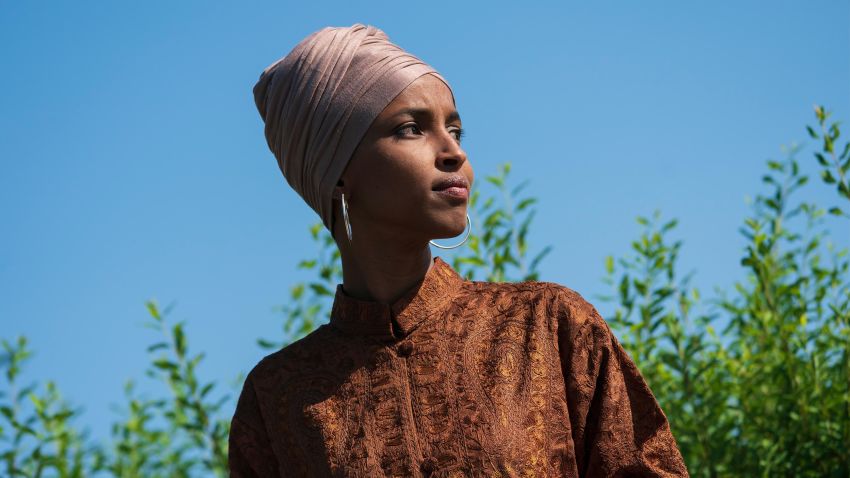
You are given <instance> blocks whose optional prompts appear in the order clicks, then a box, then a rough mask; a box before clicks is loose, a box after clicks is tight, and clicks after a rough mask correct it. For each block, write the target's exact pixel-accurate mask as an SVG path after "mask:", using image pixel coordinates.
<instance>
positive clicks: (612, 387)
mask: <svg viewBox="0 0 850 478" xmlns="http://www.w3.org/2000/svg"><path fill="white" fill-rule="evenodd" d="M229 457H230V472H231V476H232V477H234V478H245V477H278V476H280V477H284V476H286V477H289V476H294V477H302V476H303V477H306V476H357V477H373V476H416V477H419V476H439V477H455V476H457V477H466V476H476V477H477V476H482V477H483V476H486V477H491V476H502V477H506V476H540V477H543V476H565V477H597V476H598V477H606V476H611V477H613V476H618V477H682V476H685V477H686V476H688V472H687V469H686V468H685V464H684V462H683V461H682V456H681V453H680V452H679V450H678V448H677V445H676V441H675V439H674V438H673V435H672V433H671V432H670V427H669V424H668V422H667V418H666V416H665V415H664V413H663V412H662V410H661V408H660V407H659V406H658V402H657V401H656V400H655V397H654V396H653V395H652V392H651V391H650V389H649V388H648V387H647V385H646V383H645V382H644V380H643V378H642V377H641V375H640V372H639V371H638V369H637V368H636V367H635V365H634V363H633V362H632V360H631V358H630V357H629V356H628V355H627V353H626V352H625V351H624V350H623V348H622V347H621V345H620V343H619V342H618V341H617V339H616V338H615V336H614V335H613V334H612V332H611V329H610V328H609V327H608V324H607V323H606V322H605V320H603V318H602V317H601V316H600V315H599V313H598V312H597V311H596V309H595V308H594V306H593V305H591V304H590V303H589V302H587V301H586V300H585V299H584V298H582V296H581V295H579V294H578V293H577V292H575V291H573V290H572V289H569V288H567V287H565V286H562V285H559V284H556V283H553V282H541V281H526V282H519V283H510V282H501V283H493V282H479V281H468V280H465V279H464V278H463V277H461V276H460V275H459V274H458V273H457V272H456V271H455V270H454V269H452V267H451V266H450V265H449V264H448V263H446V262H444V261H443V260H442V259H441V258H440V257H439V256H437V257H435V258H434V266H433V267H432V268H431V269H429V270H428V273H427V274H426V275H425V277H424V279H423V280H422V282H420V283H419V284H417V285H416V286H414V287H413V288H411V289H410V290H409V291H408V292H407V293H406V294H405V295H404V296H403V297H401V298H400V299H399V300H397V301H396V302H395V303H393V304H389V305H388V304H382V303H378V302H370V301H364V300H360V299H356V298H353V297H351V296H348V295H347V294H346V293H345V292H344V291H343V289H342V284H339V285H337V289H336V296H335V298H334V303H333V309H332V311H331V317H330V323H328V324H325V325H322V326H321V327H319V328H318V329H317V330H315V331H313V332H312V333H311V334H310V335H308V336H307V337H304V338H303V339H301V340H299V341H297V342H295V343H293V344H291V345H289V346H287V347H285V348H283V349H281V350H279V351H277V352H275V353H272V354H270V355H268V356H266V357H265V358H263V359H262V360H261V361H260V362H259V363H258V364H257V365H256V366H255V367H254V368H253V369H252V370H251V371H250V373H249V374H248V377H247V379H246V380H245V384H244V388H243V389H242V393H241V395H240V397H239V401H238V404H237V406H236V411H235V413H234V415H233V419H232V422H231V431H230V449H229Z"/></svg>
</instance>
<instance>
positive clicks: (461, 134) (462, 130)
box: [454, 128, 466, 143]
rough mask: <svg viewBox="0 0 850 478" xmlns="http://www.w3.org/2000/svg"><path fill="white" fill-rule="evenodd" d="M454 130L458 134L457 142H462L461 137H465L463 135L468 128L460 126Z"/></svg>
mask: <svg viewBox="0 0 850 478" xmlns="http://www.w3.org/2000/svg"><path fill="white" fill-rule="evenodd" d="M454 132H455V134H456V138H457V142H458V143H460V140H461V138H463V135H464V134H465V133H466V130H464V129H463V128H458V129H456V130H454Z"/></svg>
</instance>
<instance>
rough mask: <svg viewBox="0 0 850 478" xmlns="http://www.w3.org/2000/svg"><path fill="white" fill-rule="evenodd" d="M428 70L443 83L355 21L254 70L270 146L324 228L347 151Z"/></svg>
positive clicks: (382, 35) (314, 37)
mask: <svg viewBox="0 0 850 478" xmlns="http://www.w3.org/2000/svg"><path fill="white" fill-rule="evenodd" d="M428 73H431V74H433V75H435V76H437V77H438V78H439V79H441V80H442V81H443V82H444V83H446V86H449V84H448V82H447V81H446V80H445V78H443V77H442V75H440V74H439V73H438V72H437V71H436V70H434V69H433V68H432V67H430V66H429V65H427V64H425V63H424V62H423V61H422V60H420V59H419V58H417V57H415V56H413V55H411V54H410V53H407V52H406V51H404V50H402V49H401V48H400V47H398V46H396V45H395V44H393V43H391V42H390V40H389V38H388V37H387V35H386V34H385V33H384V32H383V31H381V30H380V29H378V28H376V27H373V26H367V25H363V24H361V23H355V24H354V25H352V26H350V27H325V28H323V29H321V30H319V31H316V32H314V33H311V34H310V35H308V36H307V37H306V38H304V39H303V40H301V42H299V43H298V44H297V45H296V46H295V48H293V49H292V51H290V52H289V54H287V55H286V56H285V57H283V58H281V59H279V60H278V61H276V62H274V63H272V64H271V65H269V66H268V67H267V68H266V69H265V70H264V71H263V73H262V74H261V75H260V79H259V81H258V82H257V84H256V85H255V86H254V102H255V103H256V105H257V109H258V110H259V111H260V116H262V118H263V121H265V124H266V126H265V134H266V141H267V142H268V144H269V149H271V151H272V153H274V155H275V157H276V158H277V164H278V166H279V167H280V170H281V172H283V175H284V177H286V180H287V182H289V185H290V186H292V188H293V189H295V191H296V192H297V193H298V194H299V195H300V196H301V197H302V198H304V200H305V201H306V202H307V204H309V205H310V207H311V208H313V210H315V211H316V212H317V213H318V214H319V216H320V217H321V218H322V222H323V223H324V224H325V227H327V228H328V230H329V231H331V232H333V208H332V193H333V189H334V187H335V186H336V184H337V181H339V178H340V176H341V175H342V173H343V171H344V170H345V166H346V165H347V164H348V161H349V160H350V159H351V155H352V154H353V153H354V149H355V148H356V147H357V145H358V144H359V143H360V140H361V139H362V138H363V136H364V134H365V133H366V131H367V130H368V129H369V126H370V125H371V124H372V121H374V119H375V118H376V117H377V116H378V114H380V113H381V111H383V109H384V108H385V107H386V106H387V105H388V104H389V103H390V102H392V100H393V99H394V98H395V97H396V96H397V95H398V94H399V93H401V91H402V90H404V89H405V88H406V87H407V86H408V85H409V84H410V83H412V82H413V80H415V79H417V78H419V77H420V76H422V75H425V74H428ZM449 90H450V91H451V86H449ZM452 99H454V96H452Z"/></svg>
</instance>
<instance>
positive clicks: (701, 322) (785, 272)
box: [0, 106, 850, 477]
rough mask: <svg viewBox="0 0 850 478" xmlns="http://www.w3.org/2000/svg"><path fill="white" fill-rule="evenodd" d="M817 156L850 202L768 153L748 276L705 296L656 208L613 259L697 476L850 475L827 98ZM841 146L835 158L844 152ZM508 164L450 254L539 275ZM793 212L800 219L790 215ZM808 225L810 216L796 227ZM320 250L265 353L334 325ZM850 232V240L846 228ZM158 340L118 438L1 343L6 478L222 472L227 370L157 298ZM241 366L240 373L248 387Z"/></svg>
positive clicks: (335, 270) (849, 185)
mask: <svg viewBox="0 0 850 478" xmlns="http://www.w3.org/2000/svg"><path fill="white" fill-rule="evenodd" d="M815 113H816V117H817V121H818V124H817V126H816V127H812V126H807V128H806V129H807V131H808V133H809V135H810V136H811V137H812V138H813V139H815V140H818V141H819V143H820V148H819V150H818V151H816V152H815V153H814V158H815V160H816V164H817V165H818V167H819V168H821V170H820V178H821V182H822V183H823V184H824V185H826V186H828V187H830V188H834V190H835V191H836V192H837V202H836V203H835V204H831V205H828V206H827V207H826V208H823V207H820V206H819V205H817V204H815V203H811V202H802V201H798V200H797V197H798V195H799V192H798V191H799V190H800V189H801V188H804V187H805V186H806V185H807V184H808V177H807V176H805V175H803V174H801V168H800V165H799V163H798V161H797V160H796V159H795V157H796V155H797V154H798V153H799V148H796V147H795V148H792V149H791V150H790V151H789V152H788V154H787V158H786V159H784V160H783V161H774V160H770V161H768V162H767V169H768V172H767V174H765V175H764V176H763V177H762V183H763V184H764V186H765V187H767V188H768V189H769V191H768V193H766V194H759V195H757V197H756V199H755V201H754V202H753V204H752V213H751V215H750V216H749V217H747V218H746V219H745V220H744V223H743V226H742V227H741V229H740V232H741V234H742V235H743V237H744V238H745V239H746V247H745V250H744V253H743V257H742V258H741V261H740V263H741V266H742V267H743V269H744V271H745V273H746V280H745V282H744V283H735V284H733V286H732V288H731V290H729V291H725V292H724V291H720V293H719V296H718V297H715V298H712V299H708V300H706V299H703V298H702V297H701V294H700V292H699V291H698V290H697V289H696V288H694V287H691V285H690V282H691V280H692V276H693V272H691V273H688V274H686V275H684V276H681V275H680V274H679V273H678V266H677V261H678V257H679V254H680V252H681V247H682V241H672V242H671V241H670V240H669V238H668V236H669V235H670V234H671V232H672V231H673V230H674V229H675V227H676V226H677V225H678V220H677V219H672V220H667V221H662V220H661V213H660V211H657V210H656V211H654V212H653V215H652V216H651V217H644V216H638V218H637V221H638V223H639V224H640V226H641V227H642V232H641V234H640V236H639V237H638V239H636V240H635V241H632V243H631V250H630V251H629V254H628V255H624V256H623V257H618V258H616V259H615V258H614V257H613V256H609V257H607V258H606V263H605V271H606V276H605V278H604V281H605V283H607V284H608V285H609V286H610V287H611V289H612V291H613V293H612V294H611V295H608V296H602V297H601V299H602V300H603V301H605V302H610V303H613V304H614V310H613V312H612V313H611V314H603V315H604V316H605V317H606V319H607V320H608V322H609V323H610V324H611V326H612V329H613V330H614V331H615V333H616V334H617V336H618V338H619V339H620V341H621V343H622V344H623V346H624V348H626V350H627V351H628V352H629V354H630V356H632V358H633V359H634V360H635V362H636V363H637V365H638V367H639V368H640V370H641V373H642V374H643V376H644V378H645V379H646V381H647V383H648V384H649V385H650V388H651V389H652V390H653V393H654V394H655V396H656V397H657V399H658V401H659V403H660V404H661V406H662V408H663V410H664V411H665V414H666V415H667V417H668V419H669V420H670V424H671V428H672V430H673V433H674V435H675V436H676V439H677V441H678V443H679V446H680V448H681V450H682V454H683V455H684V457H685V461H686V463H687V464H688V467H689V470H690V472H691V475H692V476H695V477H702V476H704V477H717V476H795V477H796V476H801V477H807V476H812V477H814V476H818V477H821V476H825V477H831V476H834V477H839V476H842V477H846V476H848V475H850V277H848V274H849V273H850V271H848V269H850V259H848V250H847V248H843V249H838V246H837V245H836V244H834V243H833V242H832V241H831V240H830V236H829V230H828V229H827V228H826V219H827V218H831V219H832V220H835V221H845V220H846V219H850V213H848V212H850V205H848V203H847V201H850V181H848V171H850V143H845V144H844V145H843V146H840V145H839V138H840V129H839V123H838V122H833V123H831V124H829V125H827V120H828V119H829V116H830V114H829V113H827V112H826V111H825V110H824V109H823V108H822V107H820V106H818V107H816V108H815ZM839 151H840V153H839ZM510 170H511V166H510V163H505V164H503V165H501V166H500V167H499V170H498V172H497V174H495V175H492V176H487V177H486V178H485V179H486V181H485V184H487V185H492V186H493V187H495V190H496V193H495V194H494V195H491V196H489V197H487V198H486V199H483V198H482V197H481V194H480V192H479V191H478V190H477V189H476V190H474V191H473V192H472V195H471V196H470V203H469V204H470V217H471V218H472V221H471V222H472V230H471V232H470V236H469V239H468V242H467V244H465V245H464V247H463V248H459V249H457V250H454V251H452V254H453V257H452V259H451V261H452V265H453V267H454V268H455V269H456V270H458V271H459V272H460V273H461V274H462V275H463V276H464V277H466V278H467V279H470V280H476V278H478V277H480V278H481V279H482V280H488V281H504V280H508V281H522V280H537V279H538V277H539V272H538V271H537V267H538V265H539V263H540V261H541V260H542V259H543V258H544V257H545V256H546V255H547V254H548V253H549V252H550V251H551V246H546V247H545V248H543V249H542V250H540V251H539V252H537V253H536V254H534V255H533V256H530V255H529V249H528V233H529V229H530V224H531V221H532V220H533V217H534V213H535V211H534V209H533V207H532V206H533V205H534V204H535V203H536V201H537V199H536V198H533V197H527V196H522V195H521V194H520V193H521V192H522V190H523V188H524V187H525V186H526V185H527V183H528V182H527V181H526V182H523V183H520V184H519V185H517V186H514V187H509V186H508V183H509V178H508V176H509V173H510ZM795 221H796V222H795ZM800 221H802V224H801V225H799V226H798V225H797V223H798V222H800ZM310 234H311V236H312V238H313V240H314V241H315V242H316V244H317V246H318V250H317V253H316V255H315V257H313V258H310V259H305V260H302V261H300V262H299V263H298V265H297V268H298V269H299V270H302V271H305V272H306V273H307V274H309V275H311V277H312V279H309V280H306V281H304V282H300V283H298V284H296V285H295V286H293V287H292V289H291V290H290V297H289V299H288V301H287V303H286V305H284V306H281V307H279V311H280V312H281V313H282V316H283V317H282V319H283V320H282V322H283V328H282V333H281V334H280V337H278V338H276V339H274V340H269V339H265V338H262V339H258V340H257V344H258V345H259V346H260V347H261V348H263V349H266V350H276V349H279V348H281V347H283V346H285V345H286V344H288V343H291V342H292V341H295V340H298V339H299V338H301V337H303V336H304V335H306V334H308V333H309V332H310V331H312V330H314V329H315V328H316V327H318V326H319V325H320V324H321V323H322V322H323V321H325V320H327V317H328V315H329V313H330V306H331V304H332V298H333V294H334V290H335V287H336V284H338V283H339V282H341V280H342V268H341V263H340V255H339V251H338V249H337V248H336V244H335V242H334V241H333V238H332V237H331V235H330V233H329V232H328V231H327V230H326V229H324V227H323V226H322V224H321V223H316V224H314V225H312V226H311V227H310ZM841 239H844V240H845V241H846V239H847V238H846V237H842V238H841ZM146 306H147V310H148V313H149V315H150V316H151V319H152V320H151V322H149V323H148V324H146V326H148V327H150V328H152V329H154V330H155V331H157V333H158V334H161V336H162V338H161V339H158V340H157V341H156V342H155V343H153V344H152V345H151V346H150V347H148V352H149V353H150V354H151V365H150V367H149V369H148V370H147V371H146V375H147V376H148V377H150V378H153V379H155V380H157V381H159V382H160V383H162V384H163V385H164V386H165V389H166V390H167V394H166V395H165V396H164V397H157V398H154V399H151V398H146V397H141V396H138V395H137V394H136V393H135V385H136V383H135V382H134V381H133V380H129V381H128V382H127V383H126V385H125V389H124V392H125V396H126V403H127V408H126V410H124V411H122V416H121V418H120V419H117V420H116V421H115V422H114V423H113V424H112V429H111V434H112V436H111V442H110V443H109V444H108V445H106V446H104V445H101V444H97V443H92V441H91V440H90V439H89V438H88V436H87V433H80V432H79V431H78V428H77V427H76V426H75V424H74V421H75V420H76V419H77V417H78V415H79V411H78V410H76V409H74V408H72V407H71V406H70V405H69V404H68V403H67V402H65V401H64V400H63V399H62V397H61V396H60V394H59V391H58V390H57V387H56V385H55V384H54V382H52V381H48V382H46V384H45V386H44V387H43V391H39V388H38V386H37V385H36V384H31V385H28V386H25V387H22V388H20V386H19V384H18V381H19V378H20V377H19V376H20V371H21V368H22V366H23V365H24V364H25V362H26V361H27V360H29V358H30V356H31V351H30V350H29V349H28V347H27V340H26V337H19V338H18V339H17V341H16V342H14V343H10V342H7V341H5V340H4V341H2V345H3V348H4V354H3V356H2V362H0V366H2V369H3V370H4V371H5V380H6V383H7V386H6V387H5V388H4V389H2V390H0V414H2V417H0V443H2V445H0V457H2V465H0V466H2V468H0V473H2V474H4V475H5V476H10V477H17V476H28V477H30V476H32V477H41V476H57V477H78V476H116V477H191V476H210V475H213V476H227V436H228V433H229V428H230V426H229V425H230V423H229V420H230V415H231V409H230V408H228V407H225V405H232V400H231V399H232V398H233V395H232V394H225V395H223V396H220V397H218V398H217V399H213V397H212V395H213V391H214V388H215V385H216V384H215V383H214V382H208V383H202V382H201V381H200V380H199V378H198V375H197V367H198V365H199V364H200V362H201V361H202V360H203V358H204V353H203V352H201V353H198V354H194V355H192V354H190V353H189V347H188V340H187V335H186V331H185V330H184V325H185V324H184V322H177V323H174V324H170V323H169V321H168V320H167V315H168V313H169V311H170V309H171V307H167V308H166V309H164V310H162V311H161V310H160V309H159V307H158V306H157V304H156V303H155V302H153V301H149V302H147V304H146ZM242 380H243V379H242V375H240V377H237V379H236V381H235V382H234V384H233V391H235V390H238V388H239V386H240V385H241V382H242Z"/></svg>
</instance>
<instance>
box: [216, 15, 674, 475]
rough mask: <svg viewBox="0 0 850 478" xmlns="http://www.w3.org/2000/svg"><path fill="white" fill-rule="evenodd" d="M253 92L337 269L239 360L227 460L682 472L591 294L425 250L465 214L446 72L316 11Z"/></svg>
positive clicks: (436, 471)
mask: <svg viewBox="0 0 850 478" xmlns="http://www.w3.org/2000/svg"><path fill="white" fill-rule="evenodd" d="M254 94H255V99H256V103H257V107H258V109H259V111H260V114H261V116H262V118H263V120H264V121H265V124H266V128H265V134H266V138H267V140H268V143H269V147H270V149H271V150H272V152H273V153H274V154H275V156H276V157H277V160H278V165H279V166H280V168H281V171H282V172H283V174H284V176H285V177H286V179H287V181H288V182H289V184H290V185H291V186H292V187H293V188H294V189H295V190H296V191H297V192H298V193H299V194H300V195H301V196H302V197H303V198H304V199H305V201H306V202H307V203H308V204H309V205H310V206H311V207H312V208H313V209H314V210H315V211H316V212H317V213H318V214H319V215H320V216H321V217H322V220H323V223H324V225H325V226H326V227H327V228H328V230H329V231H331V232H332V234H333V237H334V239H335V240H336V243H337V245H338V247H339V250H340V253H341V256H342V266H343V283H342V284H339V285H337V289H336V295H335V297H334V302H333V307H332V311H331V316H330V321H329V323H328V324H325V325H322V326H321V327H319V328H318V329H317V330H315V331H313V332H312V333H311V334H310V335H308V336H307V337H305V338H303V339H301V340H299V341H297V342H295V343H293V344H291V345H289V346H287V347H285V348H283V349H282V350H279V351H277V352H275V353H272V354H270V355H268V356H266V357H265V358H263V359H262V360H261V361H260V362H259V363H258V364H256V366H254V367H253V369H252V370H251V371H250V373H249V374H248V377H247V379H246V380H245V384H244V388H243V389H242V392H241V395H240V397H239V401H238V404H237V407H236V411H235V413H234V415H233V419H232V422H231V425H232V426H231V432H230V449H229V450H230V451H229V456H230V469H231V476H233V477H272V476H298V477H301V476H364V477H365V476H370V477H371V476H446V477H448V476H568V477H578V476H594V477H595V476H664V477H672V476H687V470H686V468H685V465H684V463H683V461H682V457H681V454H680V452H679V450H678V449H677V446H676V441H675V439H674V437H673V435H672V434H671V432H670V428H669V425H668V422H667V419H666V417H665V415H664V413H663V412H662V410H661V409H660V408H659V406H658V403H657V402H656V400H655V398H654V396H653V395H652V392H651V391H650V389H649V388H648V387H647V385H646V383H645V382H644V380H643V378H642V377H641V375H640V373H639V372H638V370H637V369H636V368H635V365H634V363H633V362H632V360H631V359H630V358H629V356H628V355H627V354H626V352H625V351H624V350H623V348H622V347H621V346H620V344H619V343H618V341H617V339H616V338H615V337H614V335H613V334H612V333H611V330H610V329H609V327H608V325H607V324H606V322H605V321H604V320H603V318H602V317H601V316H600V315H599V313H598V312H597V311H596V309H595V308H594V307H593V305H591V304H590V303H589V302H587V301H586V300H585V299H583V298H582V296H581V295H579V294H578V293H577V292H575V291H573V290H571V289H569V288H567V287H565V286H562V285H559V284H556V283H552V282H540V281H526V282H521V283H488V282H479V281H468V280H465V279H464V278H462V277H461V276H460V275H459V274H458V273H457V272H456V271H455V270H454V269H452V267H451V266H449V264H448V263H446V262H445V261H443V260H442V259H441V258H440V257H439V256H437V257H432V256H431V251H430V248H429V245H428V244H429V241H430V240H431V239H434V238H446V237H453V236H456V235H459V234H460V233H462V232H463V231H464V230H465V229H466V227H467V224H468V219H469V216H468V215H467V202H468V196H469V189H470V187H471V186H472V184H473V181H474V174H473V171H472V166H471V164H470V162H469V161H468V160H467V156H466V153H465V152H464V150H463V148H462V147H461V136H462V127H461V120H460V117H459V115H458V112H457V111H456V109H455V100H454V96H453V93H452V91H451V88H450V86H449V85H448V83H447V82H446V80H445V79H444V78H443V77H442V76H441V75H440V74H439V73H437V72H436V71H435V70H434V69H433V68H431V67H430V66H428V65H427V64H425V63H423V62H422V61H421V60H419V59H418V58H416V57H415V56H413V55H411V54H409V53H407V52H405V51H404V50H402V49H401V48H399V47H398V46H396V45H394V44H392V43H391V42H390V41H389V39H388V38H387V36H386V35H385V34H384V33H383V32H382V31H381V30H379V29H377V28H375V27H372V26H366V25H363V24H355V25H353V26H351V27H347V28H331V27H328V28H324V29H322V30H320V31H317V32H315V33H313V34H311V35H309V36H308V37H306V38H305V39H304V40H302V41H301V42H300V43H299V44H298V45H297V46H296V47H295V48H294V49H293V50H292V51H291V52H290V53H289V54H288V55H287V56H286V57H284V58H282V59H281V60H278V61H277V62H275V63H274V64H272V65H271V66H269V67H268V68H266V70H265V71H264V72H263V74H262V75H261V76H260V80H259V82H258V83H257V85H256V86H255V87H254ZM470 227H471V224H470ZM467 234H468V233H467Z"/></svg>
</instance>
